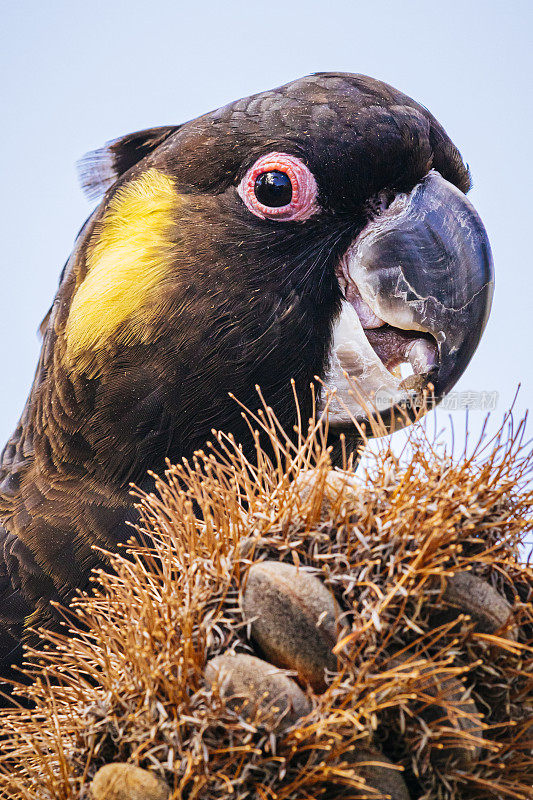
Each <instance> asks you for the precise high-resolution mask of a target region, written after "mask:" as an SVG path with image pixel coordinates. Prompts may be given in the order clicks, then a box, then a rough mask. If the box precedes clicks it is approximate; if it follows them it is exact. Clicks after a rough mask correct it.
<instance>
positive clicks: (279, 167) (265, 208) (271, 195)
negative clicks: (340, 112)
mask: <svg viewBox="0 0 533 800" xmlns="http://www.w3.org/2000/svg"><path fill="white" fill-rule="evenodd" d="M237 191H238V193H239V196H240V197H241V199H242V200H243V202H244V204H245V206H246V207H247V208H248V209H249V210H250V211H251V212H252V214H255V215H256V217H260V218H261V219H274V220H278V221H302V220H305V219H308V218H309V217H310V216H312V215H313V214H315V213H316V211H318V205H317V202H316V196H317V191H318V189H317V185H316V180H315V178H314V176H313V174H312V172H311V171H310V169H309V167H307V166H306V165H305V164H304V162H303V161H302V160H301V159H300V158H297V157H296V156H291V155H289V154H288V153H269V154H268V155H266V156H261V158H259V159H258V160H257V161H256V162H255V164H254V165H253V166H252V167H250V169H249V170H248V172H247V173H246V175H245V176H244V178H243V179H242V181H241V182H240V184H239V186H238V188H237Z"/></svg>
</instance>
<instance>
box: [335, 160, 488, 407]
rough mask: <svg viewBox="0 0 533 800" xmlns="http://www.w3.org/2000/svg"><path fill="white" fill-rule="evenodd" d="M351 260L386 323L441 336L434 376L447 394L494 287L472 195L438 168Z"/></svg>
mask: <svg viewBox="0 0 533 800" xmlns="http://www.w3.org/2000/svg"><path fill="white" fill-rule="evenodd" d="M350 260H351V264H350V272H351V273H352V274H353V275H354V278H355V280H356V283H357V286H358V288H359V290H360V292H361V294H362V296H363V297H364V299H365V300H366V301H367V302H368V303H369V304H370V305H371V307H372V309H373V310H374V311H375V312H376V313H377V314H379V316H380V317H381V318H382V319H383V320H385V322H387V323H389V324H390V325H392V326H395V327H397V328H401V329H403V330H406V331H421V332H423V333H426V334H430V335H431V337H433V339H434V340H435V341H436V343H437V347H438V358H437V364H436V365H434V366H432V367H431V370H430V374H429V375H428V380H430V381H431V382H432V384H433V386H434V391H435V396H436V398H440V397H442V395H443V394H445V393H446V392H448V391H449V390H450V389H451V388H452V386H453V385H454V384H455V382H456V381H457V380H458V378H459V377H460V376H461V374H462V373H463V372H464V370H465V368H466V366H467V364H468V362H469V361H470V359H471V357H472V355H473V353H474V351H475V349H476V347H477V345H478V343H479V340H480V338H481V335H482V333H483V330H484V328H485V325H486V322H487V319H488V316H489V313H490V308H491V303H492V296H493V291H494V271H493V264H492V255H491V250H490V245H489V241H488V237H487V233H486V231H485V228H484V226H483V223H482V222H481V220H480V218H479V216H478V214H477V212H476V211H475V209H474V207H473V206H472V204H471V203H470V201H469V200H468V199H467V198H466V196H465V195H464V194H463V193H462V192H461V191H460V190H459V189H457V188H456V187H455V186H453V185H452V184H451V183H448V181H446V180H445V179H444V178H443V177H442V176H441V175H440V174H439V173H438V172H436V171H435V170H432V171H431V172H430V173H429V174H428V175H427V176H426V177H425V178H424V179H423V180H422V181H421V182H420V183H419V184H418V185H417V186H416V187H415V188H414V189H413V190H412V192H411V193H410V194H408V195H399V196H398V197H397V198H396V199H395V200H394V202H393V203H392V205H391V206H390V207H389V208H388V209H387V210H386V211H384V212H383V213H382V214H381V215H380V216H379V217H378V218H377V219H376V220H375V221H374V222H373V223H371V224H369V225H368V226H367V228H366V229H365V231H363V232H362V234H361V235H360V237H359V239H358V240H357V242H356V244H355V248H354V252H353V254H352V258H351V259H350ZM354 273H355V274H354Z"/></svg>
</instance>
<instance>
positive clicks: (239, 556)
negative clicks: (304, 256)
mask: <svg viewBox="0 0 533 800" xmlns="http://www.w3.org/2000/svg"><path fill="white" fill-rule="evenodd" d="M267 412H268V413H267ZM252 423H253V424H252V428H253V426H254V425H257V427H258V428H262V432H263V436H266V437H267V438H268V439H269V442H270V449H269V451H268V452H269V453H270V455H269V454H267V451H266V450H264V449H262V448H261V446H260V445H261V441H262V440H261V441H260V437H259V435H258V436H257V464H250V463H249V462H247V461H246V459H245V458H244V456H243V454H242V452H241V451H240V449H239V447H238V446H237V445H236V444H235V443H234V442H233V441H232V440H231V438H230V437H224V436H219V437H218V438H217V440H216V444H215V447H214V448H213V449H212V450H210V451H209V452H207V453H198V455H197V458H196V460H195V461H194V462H193V463H190V464H182V465H178V466H174V467H169V469H168V471H167V473H166V475H165V476H164V477H163V478H160V479H157V480H156V486H155V491H154V492H153V493H151V494H149V495H139V502H140V508H141V514H142V523H141V525H140V526H139V531H138V537H137V539H135V540H132V542H131V545H130V546H129V550H128V552H123V553H120V554H115V555H110V567H111V568H110V570H109V572H99V573H98V575H97V576H96V577H97V582H96V585H95V589H94V593H93V594H92V595H91V596H90V597H82V598H80V599H79V600H78V601H77V603H76V609H75V610H76V613H77V616H78V618H79V622H76V620H75V619H72V618H71V617H69V623H68V624H69V630H68V631H67V630H65V631H64V632H63V633H58V632H48V633H46V634H44V639H43V647H42V648H40V649H39V650H33V651H30V652H28V660H29V661H28V663H29V666H28V669H27V672H28V674H29V675H31V676H32V677H33V678H34V683H33V684H32V685H30V686H20V687H19V688H18V689H17V691H16V694H17V695H20V696H22V697H23V698H24V700H25V701H30V703H32V704H33V708H32V709H31V710H27V709H25V708H11V709H5V710H4V711H2V712H1V715H2V730H3V732H4V734H3V742H2V754H1V755H0V795H1V796H2V797H3V798H5V800H11V798H13V800H15V798H16V800H19V798H23V799H24V800H56V798H57V799H58V800H89V798H91V793H92V797H93V799H94V798H95V797H96V800H99V797H107V796H109V797H111V798H113V797H117V798H119V797H121V795H120V794H117V792H118V791H122V788H121V787H123V786H124V781H122V783H121V782H120V780H119V777H120V775H122V777H124V776H126V775H131V776H133V775H141V774H142V775H143V777H144V778H146V776H149V777H150V778H153V779H155V780H156V781H157V782H158V783H157V787H158V788H157V791H159V788H161V791H166V790H167V789H168V793H169V800H182V799H183V798H191V799H192V798H194V800H225V798H227V797H232V798H233V800H302V799H303V798H306V800H307V799H308V798H313V800H341V799H342V800H348V799H349V800H357V798H360V799H361V800H362V798H372V797H375V798H381V797H385V796H387V795H390V796H391V797H392V798H393V800H408V798H410V800H435V799H437V800H500V798H506V799H508V800H513V799H514V800H530V798H531V786H532V785H533V757H532V753H531V725H532V720H533V702H532V686H533V678H532V674H533V604H532V600H533V571H532V569H531V568H530V567H529V566H527V565H526V564H524V563H522V561H521V555H520V554H521V550H520V548H521V547H522V546H523V542H524V541H525V537H526V535H527V534H528V532H530V531H531V510H532V508H533V493H532V492H531V490H530V489H528V488H527V480H528V478H529V476H530V474H531V465H532V455H531V452H530V451H529V450H527V449H526V448H525V446H523V444H522V442H521V435H522V433H523V427H522V426H519V427H518V430H515V429H513V428H512V426H510V427H508V428H507V429H505V430H502V432H501V434H500V436H499V438H497V439H496V440H495V441H494V442H493V443H492V445H491V446H490V447H485V449H484V450H479V451H476V452H474V454H473V455H472V456H469V457H465V456H464V457H463V458H461V459H459V460H454V459H453V458H451V457H450V456H448V455H446V453H445V452H443V451H442V449H439V448H438V447H436V446H435V445H434V443H433V442H431V441H429V440H428V439H427V438H425V436H424V433H423V429H422V430H421V429H419V431H418V433H417V431H416V430H413V431H412V433H411V441H410V451H409V452H408V453H407V455H406V456H405V458H404V459H399V458H397V457H396V456H395V455H394V454H393V452H392V451H391V450H390V449H389V448H388V447H387V445H386V444H384V445H383V447H382V448H381V449H378V450H375V451H373V453H372V452H371V453H369V455H368V459H367V461H366V463H365V467H366V471H365V474H364V476H361V475H359V474H357V475H356V474H354V471H353V469H351V465H350V463H346V464H345V465H344V466H345V469H344V470H335V469H333V468H332V465H331V462H330V454H329V451H328V449H327V447H326V445H325V441H326V437H325V435H324V432H323V431H322V429H321V426H320V425H319V424H318V423H317V424H314V423H313V425H312V426H311V428H310V430H309V433H308V435H306V436H304V435H303V434H302V435H301V436H300V438H299V439H298V440H297V441H296V443H294V442H293V441H292V439H290V438H289V437H287V436H284V435H283V433H282V432H281V431H280V430H279V427H278V426H277V425H276V421H275V419H274V418H273V416H272V415H271V412H270V411H269V410H268V409H267V410H265V414H264V415H263V417H260V416H258V417H256V418H255V419H253V420H252ZM137 769H140V770H141V772H139V773H137V772H136V770H137ZM117 776H119V777H117ZM140 780H141V782H142V778H141V779H140ZM146 780H147V778H146ZM113 781H115V783H113ZM154 786H155V784H154ZM116 787H118V788H116ZM113 791H115V795H113V794H112V792H113ZM132 791H133V790H132ZM154 791H155V789H154ZM98 792H100V795H98ZM106 792H107V794H106ZM134 796H135V795H134V794H133V793H131V797H134Z"/></svg>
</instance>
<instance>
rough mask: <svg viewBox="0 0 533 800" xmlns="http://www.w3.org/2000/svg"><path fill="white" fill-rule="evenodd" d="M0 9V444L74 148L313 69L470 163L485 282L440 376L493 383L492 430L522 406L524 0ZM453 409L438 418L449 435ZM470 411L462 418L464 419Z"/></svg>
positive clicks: (71, 184) (17, 391)
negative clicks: (452, 373) (393, 100)
mask: <svg viewBox="0 0 533 800" xmlns="http://www.w3.org/2000/svg"><path fill="white" fill-rule="evenodd" d="M1 8H2V10H1V16H0V29H1V32H0V63H1V76H2V80H1V87H2V88H1V90H0V91H1V93H2V102H1V108H2V111H3V124H2V126H1V129H0V135H1V143H2V158H1V160H0V163H1V173H2V178H1V186H2V191H1V193H0V226H1V230H0V241H1V260H0V277H1V286H2V292H1V295H0V306H1V308H0V359H1V361H0V363H1V373H0V374H1V375H2V385H1V391H0V441H1V442H3V441H4V440H5V438H6V437H7V436H8V435H9V433H10V432H11V430H12V428H13V427H14V425H15V423H16V420H17V417H18V415H19V413H20V410H21V409H22V406H23V403H24V400H25V398H26V394H27V391H28V387H29V385H30V382H31V379H32V375H33V371H34V368H35V363H36V359H37V353H38V348H39V343H38V340H37V337H36V329H37V327H38V324H39V322H40V320H41V318H42V317H43V315H44V313H45V312H46V310H47V308H48V306H49V302H50V300H51V299H52V297H53V294H54V292H55V288H56V283H57V278H58V275H59V271H60V269H61V266H62V264H63V262H64V261H65V259H66V257H67V256H68V254H69V252H70V249H71V246H72V242H73V239H74V236H75V234H76V232H77V230H78V229H79V227H80V225H81V223H82V222H83V220H84V219H85V217H86V216H87V214H88V212H89V210H90V206H89V205H88V203H87V201H86V200H85V199H84V197H83V195H82V194H81V192H80V191H79V189H78V184H77V177H76V171H75V166H74V165H75V162H76V160H77V159H78V158H79V157H80V156H81V155H83V153H85V152H86V151H87V150H91V149H94V148H95V147H98V146H100V145H102V144H103V143H104V142H105V141H107V140H109V139H111V138H114V137H116V136H119V135H121V134H124V133H129V132H131V131H134V130H137V129H139V128H145V127H148V126H152V125H162V124H165V123H179V122H182V121H185V120H187V119H190V118H192V117H195V116H197V115H199V114H201V113H203V112H206V111H209V110H211V109H214V108H217V107H218V106H220V105H223V104H224V103H226V102H228V101H230V100H234V99H236V98H238V97H240V96H244V95H248V94H251V93H254V92H257V91H261V90H264V89H268V88H271V87H273V86H276V85H279V84H281V83H285V82H287V81H289V80H291V79H294V78H297V77H299V76H301V75H303V74H306V73H309V72H315V71H317V70H335V71H336V70H342V71H348V72H363V73H366V74H369V75H372V76H374V77H376V78H380V79H382V80H385V81H388V82H389V83H392V84H393V85H394V86H396V87H397V88H399V89H401V90H402V91H404V92H406V93H407V94H409V95H411V96H412V97H414V98H415V99H416V100H418V101H420V102H422V103H424V105H426V106H428V108H429V109H430V110H431V111H432V112H433V113H434V114H435V116H436V117H437V118H438V119H439V120H440V121H441V122H442V123H443V125H444V126H445V128H446V129H447V131H448V133H449V134H450V135H451V137H452V138H453V139H454V141H455V143H456V144H457V145H458V147H459V148H460V150H461V152H462V153H463V155H464V157H465V159H466V160H467V161H468V162H469V164H470V166H471V169H472V174H473V177H474V189H473V191H472V193H471V199H472V201H473V203H474V205H475V206H476V208H477V209H478V211H479V213H480V214H481V216H482V218H483V220H484V222H485V225H486V227H487V229H488V232H489V236H490V239H491V242H492V247H493V252H494V258H495V263H496V270H497V290H496V296H495V303H494V308H493V314H492V318H491V320H490V322H489V326H488V328H487V331H486V333H485V336H484V338H483V341H482V343H481V345H480V347H479V349H478V351H477V354H476V356H475V358H474V360H473V362H472V364H471V365H470V367H469V369H468V371H467V373H466V374H465V376H464V377H463V378H462V380H461V382H460V384H459V385H458V387H457V388H458V389H459V390H462V391H476V392H479V391H487V392H498V396H499V400H498V406H497V410H496V413H495V414H494V416H493V419H492V420H491V422H490V425H489V427H490V429H491V430H495V428H496V426H497V424H498V420H499V419H500V418H501V415H502V414H503V412H504V411H505V409H506V408H507V407H508V405H509V403H510V402H511V400H512V398H513V395H514V393H515V391H516V387H517V384H518V383H519V382H521V383H522V390H521V393H520V397H519V401H518V403H517V411H518V412H519V413H520V412H522V411H523V410H524V409H525V408H526V407H527V406H529V405H530V403H531V399H532V394H533V380H532V378H533V375H532V368H531V364H532V356H531V350H532V342H533V309H532V306H531V294H532V289H533V277H532V274H533V268H532V263H531V262H532V259H531V250H532V241H531V238H532V227H533V220H532V211H531V206H532V201H531V196H532V187H533V169H532V159H533V148H532V146H531V138H532V135H531V134H532V130H533V114H532V106H531V84H532V78H533V70H532V66H533V58H532V52H533V46H532V44H533V43H532V35H531V30H532V24H533V3H532V2H531V0H523V2H521V1H520V0H508V1H507V2H494V1H491V0H485V1H484V2H483V1H482V0H479V1H478V2H469V1H468V0H463V2H460V1H459V0H448V1H447V2H438V3H430V2H416V1H415V0H403V1H402V2H387V1H386V0H381V2H379V3H376V2H372V1H371V0H367V2H359V0H352V2H342V0H323V2H316V0H307V2H290V0H286V2H279V0H270V2H263V3H260V4H259V3H254V2H237V1H236V0H227V2H221V3H215V2H198V3H194V2H191V1H190V0H188V1H187V2H186V3H183V2H180V1H179V0H174V2H171V1H170V0H151V1H150V2H147V1H146V0H145V1H144V2H139V0H128V2H117V1H116V0H108V1H107V2H102V1H101V0H90V2H85V3H82V2H76V0H70V2H59V1H58V0H26V1H25V2H24V0H16V1H13V0H7V1H6V0H4V2H3V3H2V7H1ZM464 413H465V412H464V411H455V412H453V414H452V417H453V420H454V424H455V425H456V427H457V429H458V431H462V429H463V427H464ZM483 416H484V414H483V412H481V411H472V412H471V413H470V420H471V426H472V428H473V430H477V429H478V428H479V425H480V422H481V419H482V417H483ZM445 418H446V415H445V414H442V421H443V422H445ZM459 437H461V434H460V433H459Z"/></svg>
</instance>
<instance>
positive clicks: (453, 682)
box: [405, 662, 482, 769]
mask: <svg viewBox="0 0 533 800" xmlns="http://www.w3.org/2000/svg"><path fill="white" fill-rule="evenodd" d="M426 663H427V666H425V665H422V666H420V665H418V666H416V667H414V666H413V669H416V671H417V672H418V673H419V674H418V675H416V676H415V677H414V678H413V680H412V685H413V689H414V691H415V692H416V694H417V696H418V700H419V703H420V708H419V710H418V714H419V716H420V717H421V718H422V719H423V720H424V722H425V723H426V725H428V726H429V727H430V728H431V730H432V733H433V734H434V735H435V737H436V738H438V739H439V740H440V741H438V745H437V747H435V748H433V749H432V753H431V758H432V761H433V763H434V764H439V765H441V764H444V763H447V762H449V761H453V762H454V764H455V765H456V766H457V767H459V768H460V769H468V768H469V767H471V766H473V765H474V764H475V763H476V762H477V761H478V760H479V758H480V757H481V752H482V748H481V746H480V745H479V743H478V742H477V741H476V740H477V739H479V737H480V736H481V727H482V722H481V715H480V713H479V711H478V710H477V707H476V704H475V703H474V701H473V700H472V698H471V697H469V696H467V693H466V689H465V687H464V686H463V684H462V683H461V681H460V680H459V679H457V678H456V677H454V676H453V675H450V674H449V673H448V672H439V671H438V667H435V666H434V665H432V664H430V663H428V662H426ZM405 666H406V667H409V665H407V664H406V665H405ZM437 748H438V749H437Z"/></svg>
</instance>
